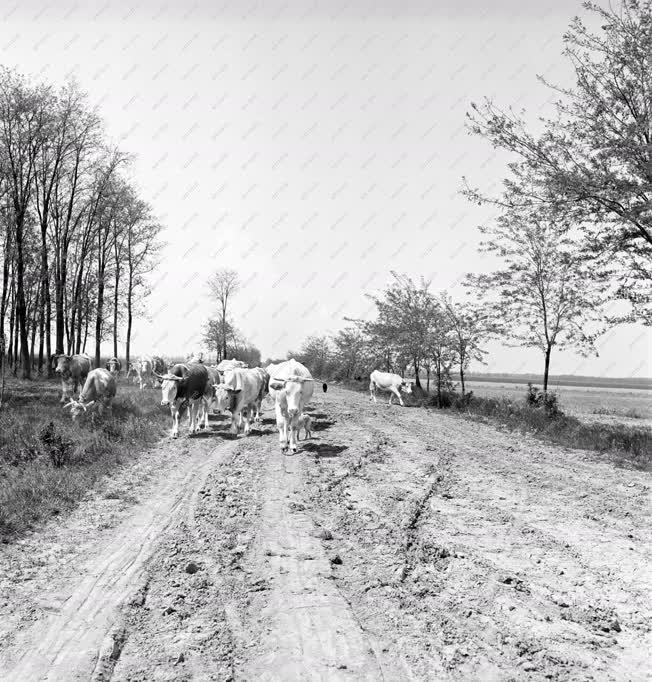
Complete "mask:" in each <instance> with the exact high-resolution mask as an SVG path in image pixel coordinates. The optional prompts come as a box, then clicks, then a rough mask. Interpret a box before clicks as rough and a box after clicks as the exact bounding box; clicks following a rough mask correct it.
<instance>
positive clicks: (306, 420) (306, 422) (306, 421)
mask: <svg viewBox="0 0 652 682" xmlns="http://www.w3.org/2000/svg"><path fill="white" fill-rule="evenodd" d="M301 429H303V430H304V436H305V438H312V417H311V416H310V415H309V414H305V413H304V414H302V415H301V416H300V417H299V422H298V425H297V438H298V437H299V436H300V435H301Z"/></svg>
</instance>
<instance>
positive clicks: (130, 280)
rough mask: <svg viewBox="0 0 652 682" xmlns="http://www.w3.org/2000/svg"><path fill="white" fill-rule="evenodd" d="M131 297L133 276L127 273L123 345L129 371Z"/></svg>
mask: <svg viewBox="0 0 652 682" xmlns="http://www.w3.org/2000/svg"><path fill="white" fill-rule="evenodd" d="M132 295H133V274H132V273H131V271H130V272H129V288H128V289H127V339H126V343H125V365H126V369H127V370H128V369H129V360H130V359H131V324H132V321H133V311H132V300H131V299H132Z"/></svg>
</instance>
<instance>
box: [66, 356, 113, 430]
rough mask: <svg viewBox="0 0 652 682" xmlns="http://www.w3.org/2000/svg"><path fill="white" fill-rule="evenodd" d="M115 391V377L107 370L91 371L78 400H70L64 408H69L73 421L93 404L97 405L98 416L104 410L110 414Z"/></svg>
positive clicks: (101, 368) (100, 368)
mask: <svg viewBox="0 0 652 682" xmlns="http://www.w3.org/2000/svg"><path fill="white" fill-rule="evenodd" d="M115 390H116V389H115V376H114V375H113V374H112V373H111V372H109V370H107V369H104V368H103V367H98V368H97V369H92V370H91V371H90V372H89V373H88V376H87V377H86V381H85V382H84V388H83V389H82V390H81V393H80V394H79V400H73V399H71V400H70V402H69V403H68V404H67V405H66V406H65V407H70V412H71V414H72V418H73V421H75V420H76V419H77V418H78V417H79V415H80V414H81V413H82V412H86V410H87V409H88V408H89V407H90V406H91V405H94V404H95V405H97V407H98V410H99V413H100V415H102V414H104V410H108V411H109V412H111V403H112V402H113V398H114V397H115Z"/></svg>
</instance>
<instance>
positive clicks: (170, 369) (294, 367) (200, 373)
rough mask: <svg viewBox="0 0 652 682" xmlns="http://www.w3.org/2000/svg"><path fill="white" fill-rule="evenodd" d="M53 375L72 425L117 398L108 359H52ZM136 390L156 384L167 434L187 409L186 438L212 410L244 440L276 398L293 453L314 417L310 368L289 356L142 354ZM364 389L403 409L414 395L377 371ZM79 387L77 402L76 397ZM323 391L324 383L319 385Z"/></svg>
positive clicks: (132, 368)
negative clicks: (176, 359)
mask: <svg viewBox="0 0 652 682" xmlns="http://www.w3.org/2000/svg"><path fill="white" fill-rule="evenodd" d="M53 367H54V370H55V372H56V373H57V374H58V375H59V376H60V377H61V386H62V395H61V402H62V403H63V404H64V407H67V408H70V410H71V414H72V418H73V420H76V419H77V418H78V417H79V416H80V415H81V414H82V413H83V412H86V411H87V410H88V408H89V407H90V406H97V407H98V410H99V412H100V414H102V413H104V411H105V410H111V404H112V401H113V398H114V397H115V395H116V387H117V378H118V376H119V374H120V372H121V370H122V364H121V362H120V360H119V359H118V358H111V359H110V360H108V361H107V362H106V365H105V367H98V368H95V369H94V368H93V361H92V360H91V358H90V357H89V356H87V355H58V356H54V357H53ZM126 376H127V379H128V380H129V379H130V378H131V379H132V380H133V381H134V382H135V383H138V385H139V387H140V389H141V390H142V389H144V388H146V387H147V386H148V385H150V386H152V387H154V386H156V384H158V385H159V386H160V389H161V405H163V406H169V408H170V413H171V415H172V434H171V435H172V437H173V438H176V437H177V436H178V435H179V417H180V416H181V415H182V414H183V412H185V411H186V410H187V412H188V429H189V432H190V433H194V432H196V431H197V430H198V429H207V428H208V415H209V414H210V413H211V411H214V410H217V411H218V412H220V413H224V412H227V411H228V412H230V413H231V433H233V434H237V433H238V432H239V431H240V429H242V430H243V431H244V433H245V435H247V434H248V433H249V432H250V431H251V426H252V423H259V422H260V421H261V411H262V402H263V399H264V398H265V396H267V395H269V396H270V397H271V398H272V399H273V400H274V405H275V411H276V425H277V428H278V432H279V443H280V446H281V450H283V451H286V450H287V449H288V448H289V449H290V451H292V452H296V450H297V441H298V440H299V435H300V430H301V429H302V428H303V429H304V431H305V436H306V437H310V435H311V419H310V416H309V415H308V414H306V413H304V408H305V406H306V405H307V404H308V403H309V401H310V399H311V398H312V395H313V390H314V379H313V377H312V375H311V374H310V371H309V370H308V369H307V367H305V366H304V365H302V364H301V363H300V362H297V361H296V360H294V359H291V360H286V361H284V362H280V363H278V364H270V365H268V366H267V367H265V368H264V369H263V368H262V367H253V368H249V367H247V365H246V364H245V363H243V362H241V361H239V360H235V359H233V360H222V362H220V363H219V364H218V365H206V364H205V363H204V361H203V357H202V355H201V353H200V354H196V355H193V356H191V357H190V358H189V359H188V361H187V362H184V363H176V364H169V365H168V363H166V362H165V360H164V359H163V358H161V357H158V356H144V357H141V358H139V359H138V360H137V361H136V362H133V363H129V366H128V368H127V373H126ZM369 380H370V381H369V392H370V395H371V398H372V399H373V400H374V402H376V390H377V389H381V390H383V391H389V392H390V398H389V404H390V405H391V403H392V400H393V398H394V396H396V397H398V400H399V402H400V404H401V405H403V404H404V403H403V399H402V397H401V392H404V393H411V384H410V383H409V382H407V381H405V380H404V379H403V378H402V377H400V376H399V375H397V374H391V373H388V372H379V371H378V370H374V371H373V372H372V373H371V375H370V377H369ZM79 387H81V390H80V392H79V397H78V398H77V399H75V398H74V397H73V395H74V394H76V392H77V390H78V388H79ZM323 390H324V391H326V390H327V385H326V384H323Z"/></svg>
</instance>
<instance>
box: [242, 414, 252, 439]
mask: <svg viewBox="0 0 652 682" xmlns="http://www.w3.org/2000/svg"><path fill="white" fill-rule="evenodd" d="M242 415H243V417H244V434H245V436H248V435H249V432H250V431H251V421H252V417H253V411H252V409H251V408H250V407H248V408H247V409H246V410H244V411H243V412H242Z"/></svg>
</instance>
